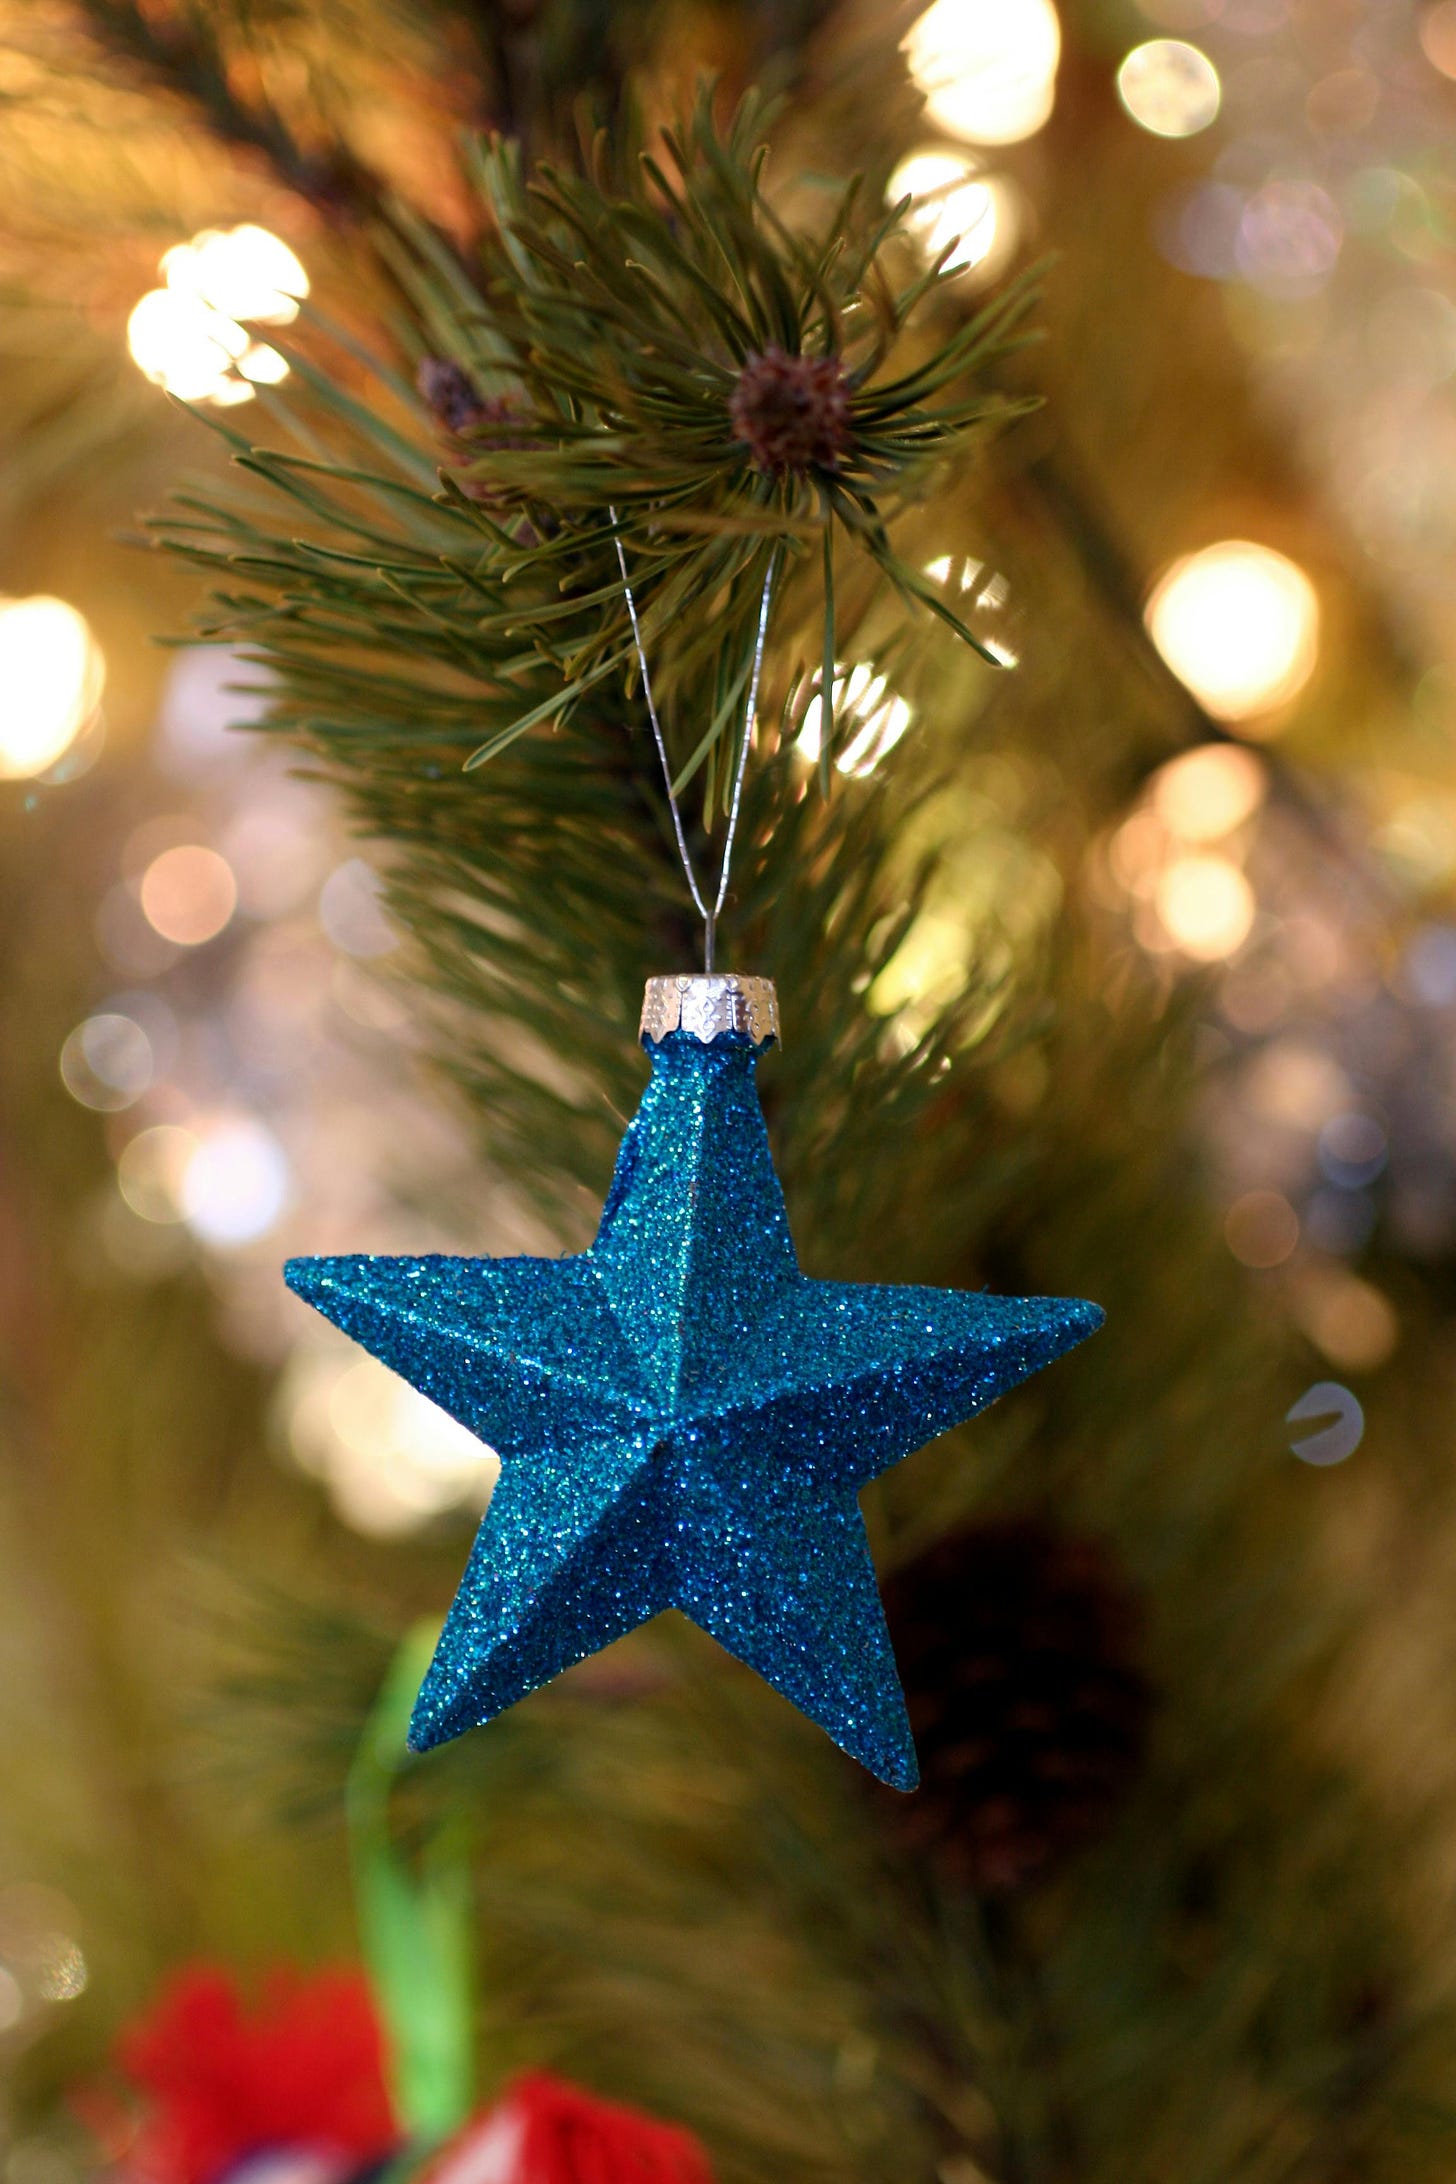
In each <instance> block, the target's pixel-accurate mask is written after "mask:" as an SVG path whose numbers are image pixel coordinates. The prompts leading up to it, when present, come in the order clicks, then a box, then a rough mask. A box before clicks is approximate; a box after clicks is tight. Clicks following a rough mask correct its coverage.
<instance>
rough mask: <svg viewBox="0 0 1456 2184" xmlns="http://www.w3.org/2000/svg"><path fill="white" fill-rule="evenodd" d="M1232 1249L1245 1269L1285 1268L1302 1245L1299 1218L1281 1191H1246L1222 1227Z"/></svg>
mask: <svg viewBox="0 0 1456 2184" xmlns="http://www.w3.org/2000/svg"><path fill="white" fill-rule="evenodd" d="M1223 1233H1224V1237H1225V1239H1226V1240H1227V1243H1228V1247H1229V1250H1230V1251H1231V1252H1232V1253H1233V1255H1234V1257H1235V1258H1236V1259H1237V1260H1238V1261H1239V1262H1240V1264H1241V1265H1243V1266H1252V1267H1263V1268H1268V1267H1272V1266H1282V1265H1283V1264H1284V1262H1285V1260H1286V1259H1288V1258H1289V1257H1291V1255H1292V1254H1293V1252H1294V1250H1295V1247H1296V1246H1297V1244H1298V1242H1299V1215H1298V1214H1297V1213H1296V1212H1295V1210H1294V1208H1293V1206H1291V1205H1290V1203H1289V1200H1288V1199H1287V1198H1286V1197H1284V1195H1283V1194H1282V1192H1280V1191H1245V1193H1244V1195H1243V1197H1242V1198H1236V1199H1235V1200H1234V1202H1233V1204H1232V1205H1231V1206H1230V1207H1229V1210H1228V1213H1227V1215H1226V1216H1225V1219H1224V1225H1223Z"/></svg>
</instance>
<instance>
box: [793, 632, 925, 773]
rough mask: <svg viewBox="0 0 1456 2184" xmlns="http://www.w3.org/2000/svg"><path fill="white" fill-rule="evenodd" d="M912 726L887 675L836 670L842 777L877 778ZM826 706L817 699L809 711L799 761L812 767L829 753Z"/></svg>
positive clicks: (862, 668) (863, 667)
mask: <svg viewBox="0 0 1456 2184" xmlns="http://www.w3.org/2000/svg"><path fill="white" fill-rule="evenodd" d="M910 721H911V712H910V708H909V706H908V705H907V704H906V702H905V700H904V699H903V698H901V697H897V696H896V695H895V694H894V692H893V691H892V690H891V689H890V687H889V685H888V683H887V682H886V680H885V677H884V676H883V675H877V674H876V673H875V671H874V669H873V668H872V667H870V666H869V665H868V663H867V662H865V661H863V660H861V661H860V662H859V663H858V665H857V666H855V667H842V666H840V665H839V664H838V663H837V662H836V664H835V669H834V735H835V740H836V742H837V743H838V744H839V746H840V750H839V756H838V757H837V758H836V759H835V761H834V763H835V766H836V767H837V769H838V771H839V772H840V773H842V774H852V775H854V776H856V777H858V778H863V776H865V775H866V774H872V773H873V772H874V770H875V768H876V766H878V765H879V763H880V760H881V759H882V758H884V757H885V755H886V754H887V753H888V752H890V751H893V750H894V748H895V745H896V744H897V743H898V742H899V741H900V738H901V737H902V736H903V735H904V733H905V731H906V729H907V728H908V727H909V725H910ZM823 723H824V705H823V700H822V698H821V697H820V696H819V695H818V693H817V692H816V694H815V695H814V696H813V697H812V698H811V699H810V700H809V703H808V705H807V706H806V708H805V711H804V725H803V727H802V729H801V730H800V732H799V739H798V742H797V744H796V746H795V748H796V749H797V751H798V753H799V756H800V757H801V758H804V759H807V760H808V761H809V763H810V764H811V765H812V764H813V763H815V761H816V760H817V759H818V757H819V753H820V750H821V749H822V747H823V732H824V729H823Z"/></svg>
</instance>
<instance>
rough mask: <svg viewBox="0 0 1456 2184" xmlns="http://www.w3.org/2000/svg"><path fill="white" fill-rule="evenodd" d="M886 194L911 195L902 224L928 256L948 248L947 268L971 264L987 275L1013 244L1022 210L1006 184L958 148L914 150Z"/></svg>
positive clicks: (1007, 255)
mask: <svg viewBox="0 0 1456 2184" xmlns="http://www.w3.org/2000/svg"><path fill="white" fill-rule="evenodd" d="M886 195H887V197H888V198H889V201H890V203H891V204H898V203H899V201H900V199H901V198H902V197H910V198H912V199H913V200H914V202H913V203H912V204H911V206H910V209H909V211H908V213H907V214H906V216H905V225H906V227H907V229H908V230H909V232H910V233H911V234H912V235H913V236H914V237H915V239H916V241H917V242H918V243H919V244H920V247H921V249H922V250H923V251H924V253H925V255H926V257H927V258H931V259H934V258H938V257H939V256H940V254H941V252H942V251H943V250H948V251H949V252H950V255H949V257H948V258H947V259H946V261H945V270H946V271H947V272H952V273H953V272H959V271H969V270H971V269H974V270H976V271H977V272H979V273H980V274H981V276H982V278H983V279H989V278H990V277H991V275H992V274H993V273H996V272H999V271H1000V269H1001V268H1002V266H1004V265H1005V264H1006V262H1007V260H1008V259H1009V258H1010V257H1011V255H1012V253H1013V252H1014V250H1015V248H1016V244H1017V241H1018V239H1019V234H1020V228H1021V216H1020V211H1019V207H1018V201H1017V199H1016V198H1015V197H1014V196H1013V195H1012V193H1011V190H1010V187H1009V185H1008V184H1007V183H1006V182H1005V181H1003V180H1002V179H1001V177H1000V176H994V175H985V174H981V173H980V172H978V170H977V169H976V168H975V167H974V166H973V165H971V164H970V163H969V162H968V161H967V160H966V159H965V157H964V156H963V155H961V154H959V153H956V152H947V151H924V152H914V153H912V154H911V156H910V157H909V158H908V159H904V160H902V161H901V162H900V164H899V166H898V167H897V168H896V169H895V172H894V173H893V174H892V175H891V177H890V185H889V189H888V191H887V192H886Z"/></svg>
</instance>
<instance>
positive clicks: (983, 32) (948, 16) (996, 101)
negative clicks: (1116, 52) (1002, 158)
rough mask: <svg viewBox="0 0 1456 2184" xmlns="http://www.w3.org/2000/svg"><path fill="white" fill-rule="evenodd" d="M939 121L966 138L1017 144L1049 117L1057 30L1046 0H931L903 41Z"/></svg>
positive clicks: (1059, 38)
mask: <svg viewBox="0 0 1456 2184" xmlns="http://www.w3.org/2000/svg"><path fill="white" fill-rule="evenodd" d="M904 50H905V58H906V60H907V62H908V63H909V68H910V73H911V75H912V76H913V77H914V79H915V82H916V84H917V86H918V87H919V89H920V91H921V93H922V94H923V96H924V99H925V110H926V113H927V114H928V115H929V117H930V119H931V120H932V121H933V122H934V123H935V124H936V126H937V127H938V128H941V129H944V130H945V132H946V134H947V135H948V136H954V137H959V138H961V140H962V141H963V142H965V143H967V144H1017V143H1019V142H1020V141H1021V139H1022V138H1023V137H1029V136H1034V135H1035V134H1036V131H1037V130H1038V129H1040V128H1041V127H1042V126H1043V124H1044V123H1045V122H1046V121H1047V120H1048V119H1049V118H1050V116H1051V111H1052V106H1053V104H1054V102H1055V99H1056V84H1057V63H1058V61H1059V60H1060V58H1061V50H1062V32H1061V24H1060V22H1059V21H1058V19H1057V11H1056V9H1055V7H1054V6H1053V5H1052V0H933V5H932V6H930V7H928V8H927V9H926V10H925V13H924V14H923V15H922V16H920V18H919V19H918V21H916V22H915V23H914V24H912V26H911V28H910V30H909V32H908V33H907V35H906V38H905V41H904Z"/></svg>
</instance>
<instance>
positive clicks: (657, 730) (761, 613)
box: [607, 508, 779, 971]
mask: <svg viewBox="0 0 1456 2184" xmlns="http://www.w3.org/2000/svg"><path fill="white" fill-rule="evenodd" d="M607 513H608V514H609V515H610V517H611V519H612V522H613V525H615V524H616V522H617V511H616V509H615V508H609V509H608V511H607ZM612 543H613V545H614V546H615V547H616V549H617V566H618V568H619V569H620V570H621V572H622V596H623V597H624V599H625V600H626V602H627V618H628V620H629V621H630V622H631V624H632V642H633V645H634V646H635V647H636V652H637V665H638V666H639V668H640V669H641V670H642V695H643V697H644V699H645V700H646V703H647V718H648V719H649V720H650V721H651V723H652V739H653V741H654V743H655V744H656V745H657V756H658V760H659V763H660V764H661V767H662V781H663V786H664V788H665V789H666V790H667V803H668V809H669V811H670V812H671V813H672V830H673V833H674V835H675V836H676V837H677V853H678V857H679V859H680V860H681V863H682V868H683V874H684V877H685V878H686V880H687V883H688V893H689V894H690V895H691V896H692V898H693V907H694V908H695V909H696V911H697V913H698V916H699V917H700V918H701V919H702V921H703V969H704V970H705V971H711V970H712V969H713V956H714V950H715V943H716V940H717V930H718V920H719V918H720V917H721V915H722V912H723V905H724V903H725V902H726V901H727V900H728V878H729V874H730V873H731V871H732V869H733V843H734V839H735V837H736V835H737V833H738V812H739V807H740V806H741V804H742V802H743V777H744V775H745V774H746V772H747V771H748V747H749V745H750V744H751V743H752V741H753V732H754V729H755V728H756V727H757V725H758V687H759V683H760V681H761V680H762V677H763V654H764V646H765V645H766V643H767V641H768V614H769V606H770V603H771V601H772V599H773V586H774V578H775V576H776V575H777V574H778V565H779V549H778V547H777V546H775V548H774V550H773V554H772V556H771V558H770V560H769V565H768V574H767V575H766V576H765V578H764V580H763V597H762V598H761V599H760V601H759V603H758V633H757V636H756V637H755V640H754V646H753V673H752V676H751V678H750V681H749V685H748V708H747V711H746V712H745V714H744V718H743V741H742V743H741V744H740V746H739V751H738V764H737V766H736V767H735V768H734V772H733V794H732V796H731V798H730V799H729V804H728V831H727V833H726V835H725V836H724V838H723V866H722V870H721V871H720V872H719V874H718V891H717V894H716V895H715V896H714V898H713V907H712V909H711V910H710V909H709V908H708V904H707V900H706V898H705V896H704V894H703V890H702V889H701V888H700V887H699V885H698V875H697V873H696V871H695V870H694V867H693V858H692V852H691V850H690V849H689V848H688V838H687V832H686V830H685V828H684V826H683V816H682V807H681V805H680V804H679V803H678V800H677V791H676V790H675V789H674V787H673V785H672V766H671V764H670V762H669V760H668V756H667V739H666V737H665V736H664V735H663V732H662V722H661V720H660V718H659V717H658V711H657V701H656V699H655V698H654V697H653V694H652V676H651V673H650V672H649V670H648V666H647V651H646V648H645V646H644V645H643V642H642V624H641V622H640V621H639V620H638V618H637V601H636V599H635V598H634V597H633V594H632V584H631V579H630V578H629V577H628V575H627V556H626V554H625V552H624V551H623V548H622V540H621V535H620V533H618V534H617V535H616V536H615V537H614V538H613V541H612Z"/></svg>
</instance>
